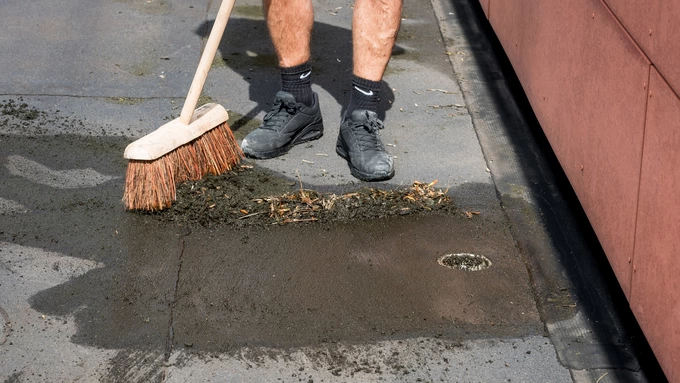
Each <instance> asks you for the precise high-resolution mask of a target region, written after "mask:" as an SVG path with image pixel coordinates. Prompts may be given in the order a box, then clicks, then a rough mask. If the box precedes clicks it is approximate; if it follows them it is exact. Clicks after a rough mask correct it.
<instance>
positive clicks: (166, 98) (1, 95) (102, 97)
mask: <svg viewBox="0 0 680 383" xmlns="http://www.w3.org/2000/svg"><path fill="white" fill-rule="evenodd" d="M0 97H70V98H100V99H111V98H134V99H139V100H145V101H146V100H178V99H184V96H147V97H138V96H129V95H125V96H120V95H117V96H102V95H97V96H94V95H79V94H54V93H0Z"/></svg>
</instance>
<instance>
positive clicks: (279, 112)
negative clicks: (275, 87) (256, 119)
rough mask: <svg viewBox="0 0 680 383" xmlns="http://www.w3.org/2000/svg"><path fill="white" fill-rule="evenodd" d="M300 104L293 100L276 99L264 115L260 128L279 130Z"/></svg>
mask: <svg viewBox="0 0 680 383" xmlns="http://www.w3.org/2000/svg"><path fill="white" fill-rule="evenodd" d="M299 109H300V106H299V105H298V103H296V102H295V101H283V100H276V102H275V103H274V105H272V108H271V109H269V112H267V114H266V115H265V116H264V120H263V124H262V128H263V129H269V130H275V131H276V130H279V129H281V127H283V126H284V125H285V122H286V120H287V119H288V118H289V117H290V116H292V115H295V113H297V112H298V110H299Z"/></svg>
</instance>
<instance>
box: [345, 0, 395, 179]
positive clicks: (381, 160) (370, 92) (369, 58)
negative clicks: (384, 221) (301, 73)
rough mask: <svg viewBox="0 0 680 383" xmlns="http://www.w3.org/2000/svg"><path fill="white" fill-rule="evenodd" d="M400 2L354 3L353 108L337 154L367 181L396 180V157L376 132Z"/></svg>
mask: <svg viewBox="0 0 680 383" xmlns="http://www.w3.org/2000/svg"><path fill="white" fill-rule="evenodd" d="M401 8H402V0H356V2H355V3H354V15H353V18H352V42H353V54H354V56H353V64H354V68H353V72H354V75H353V76H352V91H351V93H350V98H349V104H348V105H347V109H346V110H345V116H344V118H343V122H342V124H341V125H340V132H339V134H338V141H337V144H336V149H335V151H336V152H337V153H338V155H340V157H342V158H344V159H345V160H347V163H348V165H349V168H350V172H351V173H352V175H353V176H354V177H356V178H358V179H360V180H363V181H382V180H387V179H390V178H392V177H393V176H394V162H393V159H392V156H390V154H389V153H387V151H386V150H385V147H384V146H383V144H382V142H381V140H380V135H379V133H378V131H379V130H380V129H382V128H383V123H382V121H380V119H379V118H378V105H379V103H380V87H381V81H382V77H383V75H384V74H385V68H387V63H388V62H389V61H390V56H391V55H392V48H393V47H394V42H395V41H396V39H397V32H398V31H399V25H400V24H401Z"/></svg>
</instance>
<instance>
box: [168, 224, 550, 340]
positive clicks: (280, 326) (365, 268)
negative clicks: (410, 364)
mask: <svg viewBox="0 0 680 383" xmlns="http://www.w3.org/2000/svg"><path fill="white" fill-rule="evenodd" d="M185 241H186V242H185V247H184V256H183V257H182V277H181V278H180V284H179V288H178V291H177V294H178V295H177V297H178V299H177V303H176V306H175V309H176V310H177V314H176V315H174V321H173V326H174V328H175V340H176V345H179V346H180V347H181V346H182V345H187V344H190V345H192V350H208V351H229V350H233V349H239V348H240V347H243V346H269V347H278V348H289V347H299V346H312V345H318V344H323V343H336V342H339V341H343V342H354V343H356V342H366V341H368V342H373V341H379V340H384V339H391V338H395V337H396V338H409V337H414V336H430V337H442V338H445V339H453V340H462V339H474V338H477V337H479V335H480V334H484V335H485V336H494V337H501V336H512V335H517V334H522V335H535V334H540V333H542V324H541V322H540V320H539V319H538V315H537V312H536V309H535V305H534V303H533V300H532V299H531V295H530V292H529V286H528V284H527V283H526V272H525V270H522V267H521V263H522V262H521V260H520V259H518V258H517V257H516V255H515V250H516V248H515V247H514V244H513V242H512V237H511V236H509V235H508V231H507V227H505V225H504V223H503V222H498V223H496V222H492V221H490V220H488V219H485V218H479V219H472V220H470V219H467V218H462V217H459V216H454V217H446V216H444V217H439V216H432V217H422V218H419V217H406V218H399V219H391V220H373V221H367V222H353V223H350V224H338V225H323V226H319V225H308V226H305V227H281V228H278V227H277V228H272V229H269V230H260V231H255V230H249V231H242V232H239V233H231V232H223V231H216V232H213V233H210V232H205V231H200V230H194V231H193V232H192V234H191V235H190V236H188V237H187V238H186V240H185ZM206 244H209V245H208V246H206ZM452 252H454V253H458V252H473V253H480V254H485V255H487V256H488V257H490V258H491V259H493V262H494V265H493V266H492V267H491V268H490V269H488V270H484V271H480V272H465V271H460V270H451V269H447V268H444V267H442V266H440V265H439V264H438V263H437V259H438V258H439V257H440V256H442V255H444V254H447V253H452Z"/></svg>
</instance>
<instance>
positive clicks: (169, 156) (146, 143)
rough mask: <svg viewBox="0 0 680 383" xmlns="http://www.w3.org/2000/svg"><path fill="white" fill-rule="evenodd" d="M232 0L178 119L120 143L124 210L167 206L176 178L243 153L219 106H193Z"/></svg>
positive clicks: (213, 170) (228, 164)
mask: <svg viewBox="0 0 680 383" xmlns="http://www.w3.org/2000/svg"><path fill="white" fill-rule="evenodd" d="M234 1H235V0H224V1H223V2H222V4H221V5H220V9H219V11H218V12H217V17H216V18H215V23H214V24H213V27H212V30H211V31H210V36H209V37H208V41H207V43H206V45H205V49H204V50H203V54H202V55H201V60H200V61H199V64H198V69H197V70H196V75H195V76H194V79H193V81H192V82H191V87H190V88H189V93H188V95H187V98H186V100H185V101H184V106H183V107H182V112H181V113H180V116H179V118H176V119H174V120H172V121H170V122H168V123H167V124H165V125H163V126H161V127H160V128H158V129H157V130H156V131H154V132H152V133H150V134H148V135H146V136H144V137H142V138H140V139H139V140H137V141H135V142H133V143H131V144H130V145H128V146H127V148H125V153H124V155H123V156H124V157H125V158H126V159H128V160H129V162H128V168H127V174H126V177H125V192H124V194H123V203H124V204H125V208H126V209H128V210H148V211H156V210H162V209H165V208H168V207H170V206H171V205H172V202H173V201H174V200H175V198H176V192H177V190H176V184H177V183H180V182H183V181H187V180H192V181H195V180H198V179H200V178H201V177H203V176H205V175H207V174H215V175H217V174H221V173H223V172H225V171H227V170H230V169H231V168H232V166H234V165H236V164H238V163H239V162H240V161H241V159H242V158H243V153H242V152H241V148H240V147H239V146H238V144H237V143H236V139H235V138H234V135H233V134H232V132H231V129H229V126H228V125H227V120H228V119H229V115H228V114H227V111H226V110H225V109H224V108H223V107H222V106H221V105H218V104H214V103H209V104H205V105H203V106H201V107H200V108H198V109H196V110H194V109H195V108H196V104H197V103H198V98H199V96H200V94H201V92H202V91H203V85H204V84H205V79H206V77H207V76H208V71H209V70H210V66H211V65H212V62H213V59H214V58H215V52H216V51H217V47H218V46H219V43H220V40H222V34H223V32H224V29H225V27H226V25H227V21H228V20H229V15H230V14H231V10H232V9H233V7H234Z"/></svg>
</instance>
